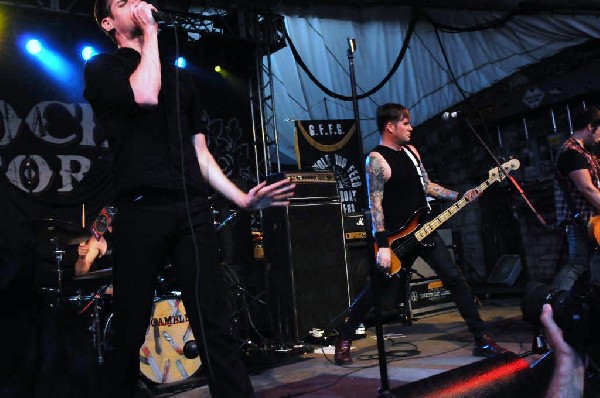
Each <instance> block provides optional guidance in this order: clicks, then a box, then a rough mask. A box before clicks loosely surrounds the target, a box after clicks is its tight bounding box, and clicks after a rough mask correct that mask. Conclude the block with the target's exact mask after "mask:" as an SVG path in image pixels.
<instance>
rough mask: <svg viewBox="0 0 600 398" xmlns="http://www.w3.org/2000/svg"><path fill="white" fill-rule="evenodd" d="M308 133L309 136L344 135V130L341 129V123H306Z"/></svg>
mask: <svg viewBox="0 0 600 398" xmlns="http://www.w3.org/2000/svg"><path fill="white" fill-rule="evenodd" d="M308 134H309V135H310V136H311V137H314V136H316V135H320V136H326V135H345V134H346V132H345V131H344V130H342V125H341V124H340V123H337V124H336V125H335V126H334V125H333V124H331V123H329V124H327V125H325V124H321V123H319V124H309V125H308Z"/></svg>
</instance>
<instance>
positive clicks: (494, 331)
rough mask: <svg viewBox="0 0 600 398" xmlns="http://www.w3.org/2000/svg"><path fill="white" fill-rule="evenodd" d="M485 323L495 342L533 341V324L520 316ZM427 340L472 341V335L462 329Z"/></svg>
mask: <svg viewBox="0 0 600 398" xmlns="http://www.w3.org/2000/svg"><path fill="white" fill-rule="evenodd" d="M485 325H486V329H487V332H488V334H489V335H490V336H492V338H493V339H494V340H496V341H497V342H503V343H531V342H532V341H533V336H534V331H533V326H532V325H531V324H530V323H527V322H525V321H524V320H523V319H522V318H521V317H520V316H518V317H514V318H508V319H502V320H498V321H488V322H486V324H485ZM429 340H444V341H462V342H471V341H473V335H472V334H471V332H469V331H468V330H463V331H459V332H454V333H447V334H443V335H439V336H435V337H432V338H430V339H429Z"/></svg>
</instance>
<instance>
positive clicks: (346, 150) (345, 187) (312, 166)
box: [296, 120, 365, 214]
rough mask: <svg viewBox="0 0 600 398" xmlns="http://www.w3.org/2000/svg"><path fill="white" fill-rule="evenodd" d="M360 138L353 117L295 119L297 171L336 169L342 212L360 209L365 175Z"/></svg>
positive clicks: (362, 204) (361, 208)
mask: <svg viewBox="0 0 600 398" xmlns="http://www.w3.org/2000/svg"><path fill="white" fill-rule="evenodd" d="M359 139H360V137H359V136H358V133H357V131H356V126H355V125H354V120H298V121H297V122H296V158H297V159H298V167H299V168H300V170H317V171H319V170H328V171H333V172H335V176H336V178H337V182H338V189H339V192H340V198H341V200H342V209H343V211H344V213H345V214H347V213H354V212H357V211H362V210H363V208H364V206H365V203H364V199H363V198H364V187H365V176H364V175H361V173H360V170H361V167H360V163H359V162H362V156H361V154H360V153H359V150H358V140H359Z"/></svg>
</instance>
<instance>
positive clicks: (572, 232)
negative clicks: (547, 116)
mask: <svg viewBox="0 0 600 398" xmlns="http://www.w3.org/2000/svg"><path fill="white" fill-rule="evenodd" d="M572 127H573V130H574V131H573V134H572V135H571V136H570V137H569V138H568V139H567V140H566V141H565V142H564V143H563V144H562V146H561V148H560V150H559V152H558V156H557V158H556V173H555V184H554V197H555V204H556V223H557V224H558V225H560V226H562V227H563V228H564V232H565V239H566V248H567V253H566V260H565V261H564V262H563V265H562V267H561V268H560V270H559V271H558V273H557V274H556V276H555V277H554V280H553V282H552V289H554V290H571V289H573V288H575V286H576V282H582V283H583V285H584V286H587V285H588V284H589V285H591V286H593V287H594V289H600V251H599V250H598V243H599V242H600V241H599V239H600V222H599V221H600V216H599V214H600V161H599V159H598V155H597V154H596V153H594V152H593V151H592V148H593V147H594V146H595V145H597V144H598V143H600V107H599V106H597V105H595V106H588V107H587V108H585V109H581V110H578V111H576V112H574V113H573V118H572ZM586 224H587V225H586ZM586 228H587V229H588V230H587V231H586ZM588 234H589V235H590V236H588ZM590 238H591V241H590Z"/></svg>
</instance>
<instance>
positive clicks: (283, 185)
mask: <svg viewBox="0 0 600 398" xmlns="http://www.w3.org/2000/svg"><path fill="white" fill-rule="evenodd" d="M295 187H296V184H292V183H291V182H290V179H289V178H285V179H283V180H281V181H278V182H276V183H274V184H269V185H267V182H266V181H263V182H261V183H260V184H258V185H257V186H255V187H254V188H252V189H251V190H250V191H249V192H248V193H247V194H246V203H245V204H244V206H243V207H244V208H246V209H252V210H262V209H265V208H267V207H271V206H287V205H289V204H290V198H291V197H292V196H294V188H295Z"/></svg>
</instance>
